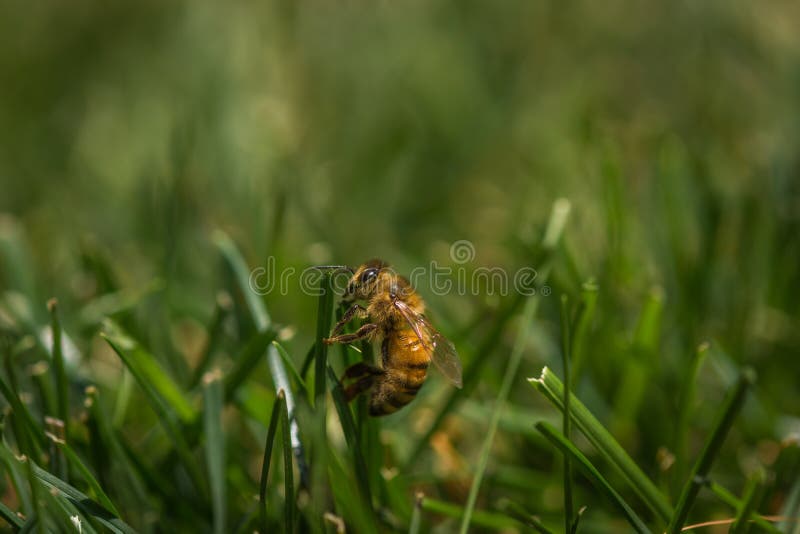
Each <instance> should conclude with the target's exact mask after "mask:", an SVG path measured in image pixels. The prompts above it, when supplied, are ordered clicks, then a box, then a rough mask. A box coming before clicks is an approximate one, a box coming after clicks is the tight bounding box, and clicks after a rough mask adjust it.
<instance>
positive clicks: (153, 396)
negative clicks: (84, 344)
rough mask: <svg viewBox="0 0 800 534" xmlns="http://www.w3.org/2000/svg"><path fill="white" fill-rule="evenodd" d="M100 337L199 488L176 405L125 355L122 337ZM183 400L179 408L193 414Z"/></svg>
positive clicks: (199, 480)
mask: <svg viewBox="0 0 800 534" xmlns="http://www.w3.org/2000/svg"><path fill="white" fill-rule="evenodd" d="M101 337H103V339H105V340H106V343H108V344H109V345H110V346H111V348H112V349H113V350H114V352H116V353H117V355H118V356H119V357H120V359H122V361H123V363H124V364H125V366H126V367H127V368H128V370H130V371H131V374H132V375H133V377H134V378H135V379H136V382H137V383H138V384H139V387H141V388H142V390H143V391H144V394H145V398H146V399H147V400H148V402H149V403H150V406H151V407H152V408H153V410H154V411H155V412H156V415H158V419H159V421H160V423H161V425H162V426H163V427H164V430H165V431H166V432H167V435H168V436H169V437H170V439H171V440H172V443H173V445H174V450H175V452H176V453H177V455H178V457H179V458H180V460H181V463H182V464H183V466H184V467H185V468H186V471H187V472H188V473H189V476H190V477H191V479H192V482H194V484H195V486H196V487H197V488H198V490H202V489H203V488H204V478H203V476H202V474H201V472H200V469H199V467H198V466H197V462H196V461H195V459H194V456H193V454H192V452H191V450H190V449H189V445H188V443H187V442H186V438H185V436H184V432H183V429H182V428H181V426H180V424H179V423H178V421H176V419H175V413H176V411H178V410H179V409H180V408H176V405H175V404H172V403H169V402H168V401H167V400H165V399H164V398H162V397H161V395H160V394H159V391H158V390H157V389H156V387H155V386H154V384H152V383H151V382H150V377H149V376H148V375H147V374H145V373H144V372H142V370H141V369H140V368H139V366H138V365H137V363H138V361H137V360H136V359H134V357H133V355H132V354H129V353H128V351H127V350H125V349H124V348H123V346H120V345H119V344H118V343H119V342H120V341H122V342H123V343H124V342H125V340H124V338H122V339H120V338H117V337H114V338H112V337H110V336H108V335H103V334H101ZM137 352H138V354H137V356H141V354H142V353H143V351H141V350H139V351H137ZM155 376H157V377H161V376H166V375H164V374H161V373H156V375H155ZM168 384H170V386H169V387H168V389H171V388H172V387H174V388H177V386H175V385H174V383H172V382H168ZM162 387H164V384H162ZM173 397H174V398H181V399H183V397H182V396H174V395H173ZM183 402H186V405H185V406H184V407H183V410H184V411H185V410H186V409H187V408H188V409H189V410H192V413H193V412H194V410H193V409H192V408H191V406H189V405H188V401H186V400H185V399H184V400H183ZM179 404H180V403H179ZM185 415H188V414H185Z"/></svg>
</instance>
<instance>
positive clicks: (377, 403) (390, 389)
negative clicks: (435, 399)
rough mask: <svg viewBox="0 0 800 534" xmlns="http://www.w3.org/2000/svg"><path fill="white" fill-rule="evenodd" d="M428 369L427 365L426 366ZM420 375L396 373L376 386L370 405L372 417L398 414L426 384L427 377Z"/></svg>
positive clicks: (417, 373)
mask: <svg viewBox="0 0 800 534" xmlns="http://www.w3.org/2000/svg"><path fill="white" fill-rule="evenodd" d="M426 368H427V365H426ZM419 374H420V373H419V371H417V372H416V373H411V374H405V373H402V374H401V373H394V374H393V375H394V376H391V377H387V379H386V380H384V381H382V382H381V383H380V384H376V387H375V389H374V390H373V394H372V398H371V399H370V403H369V413H370V415H388V414H391V413H394V412H396V411H397V410H399V409H400V408H402V407H403V406H405V405H406V404H408V403H409V402H411V401H412V400H414V397H416V396H417V392H418V391H419V389H420V388H421V387H422V384H424V383H425V375H424V373H421V374H422V376H418V375H419Z"/></svg>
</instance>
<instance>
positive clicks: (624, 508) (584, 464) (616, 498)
mask: <svg viewBox="0 0 800 534" xmlns="http://www.w3.org/2000/svg"><path fill="white" fill-rule="evenodd" d="M536 429H537V430H538V431H539V432H541V433H542V435H544V436H545V437H546V438H547V439H548V440H550V442H551V443H552V444H553V445H555V446H556V447H557V448H558V449H559V450H560V451H561V452H562V453H564V454H566V455H569V456H570V458H571V459H572V461H573V462H574V463H575V466H576V467H577V468H578V469H580V470H581V471H582V472H583V474H584V476H586V478H587V479H589V482H591V483H592V485H594V486H595V487H596V488H597V490H598V491H600V492H602V493H603V494H604V495H605V496H606V497H607V498H608V499H609V500H610V501H611V502H612V504H614V505H615V506H616V507H617V508H619V510H620V511H621V512H622V513H623V515H624V516H625V518H626V519H627V520H628V522H629V523H630V524H631V526H632V527H633V528H634V529H635V530H636V532H638V533H640V534H646V533H649V532H650V529H648V528H647V525H645V523H644V521H642V519H641V518H640V517H639V516H638V515H637V514H636V512H634V511H633V509H632V508H631V507H630V505H628V503H627V502H625V499H623V498H622V496H621V495H620V494H619V493H617V492H616V490H614V488H612V487H611V485H610V484H609V483H608V481H606V479H605V477H603V475H601V474H600V471H598V470H597V468H595V467H594V465H592V463H591V462H590V461H589V459H588V458H586V456H584V455H583V453H582V452H581V451H579V450H578V449H577V448H576V447H575V446H574V445H573V444H572V443H571V442H570V441H568V440H567V439H566V438H565V437H564V436H563V435H562V434H561V433H560V432H559V431H558V430H556V429H555V428H554V427H553V426H552V425H550V424H548V423H545V422H539V423H536ZM568 528H569V527H568Z"/></svg>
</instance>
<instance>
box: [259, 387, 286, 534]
mask: <svg viewBox="0 0 800 534" xmlns="http://www.w3.org/2000/svg"><path fill="white" fill-rule="evenodd" d="M285 403H286V397H285V396H284V394H283V390H281V391H279V392H278V397H277V398H276V399H275V403H274V404H273V405H272V416H270V418H269V428H268V429H267V441H266V443H265V444H264V460H263V461H262V463H261V480H260V482H259V489H258V500H259V508H258V512H259V513H258V517H259V524H260V527H261V529H260V532H261V534H265V533H266V532H267V481H268V479H269V469H270V464H271V462H272V449H273V447H274V445H275V433H276V432H277V430H278V422H279V420H280V418H281V417H282V415H281V414H282V411H283V408H282V405H283V404H285Z"/></svg>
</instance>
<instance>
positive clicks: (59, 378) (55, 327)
mask: <svg viewBox="0 0 800 534" xmlns="http://www.w3.org/2000/svg"><path fill="white" fill-rule="evenodd" d="M47 308H48V310H49V311H50V329H51V330H52V335H53V350H52V359H53V370H54V371H55V380H56V394H57V398H58V403H57V404H58V406H57V407H58V418H59V419H61V420H62V421H63V422H64V432H65V433H66V435H67V436H69V382H67V373H66V370H65V368H64V349H63V347H62V345H61V323H60V321H59V320H58V302H57V301H56V299H50V301H49V302H48V303H47Z"/></svg>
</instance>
